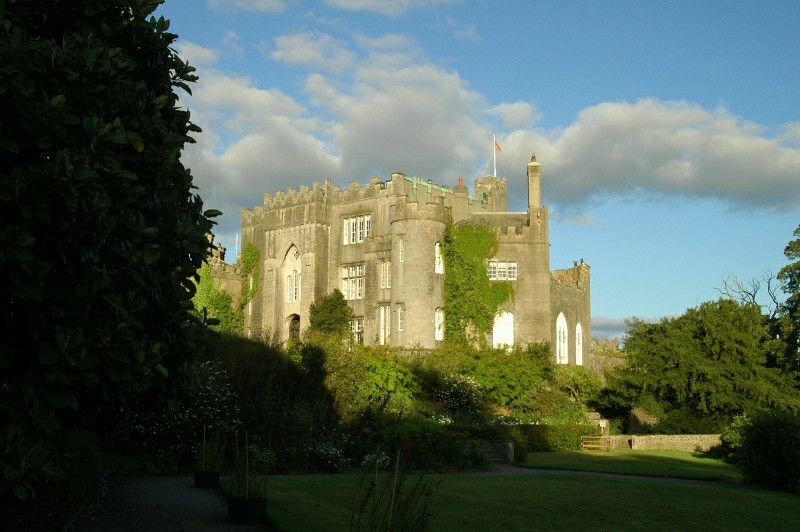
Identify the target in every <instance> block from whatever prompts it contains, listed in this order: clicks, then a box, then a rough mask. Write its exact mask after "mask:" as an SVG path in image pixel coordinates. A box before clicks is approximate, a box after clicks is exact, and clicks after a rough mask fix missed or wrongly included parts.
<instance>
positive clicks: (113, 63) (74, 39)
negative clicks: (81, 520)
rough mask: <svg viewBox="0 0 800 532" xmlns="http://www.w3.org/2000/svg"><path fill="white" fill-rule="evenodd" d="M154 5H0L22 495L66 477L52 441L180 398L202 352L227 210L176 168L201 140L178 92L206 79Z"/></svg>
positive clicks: (2, 132) (13, 413) (0, 356)
mask: <svg viewBox="0 0 800 532" xmlns="http://www.w3.org/2000/svg"><path fill="white" fill-rule="evenodd" d="M159 3H160V1H156V0H91V1H89V0H86V1H81V0H72V1H69V2H64V1H60V0H40V1H39V2H35V3H32V2H23V1H15V0H0V124H1V126H0V206H2V208H0V247H1V248H2V249H3V253H2V254H0V270H1V271H2V273H3V278H4V282H3V283H2V287H0V292H2V293H1V294H0V314H2V316H3V320H2V321H1V322H0V332H2V338H3V343H2V344H0V370H2V374H1V375H2V376H0V390H2V398H1V400H0V412H1V414H0V419H2V421H0V423H1V424H2V427H0V450H2V451H0V452H2V454H0V465H2V467H3V468H4V471H5V479H6V480H8V479H12V480H11V481H10V482H4V483H3V486H2V488H3V489H6V488H8V487H9V485H11V487H12V489H13V490H14V492H15V493H16V494H17V495H18V496H27V494H28V493H29V491H30V489H31V486H32V484H31V481H32V480H33V481H35V480H36V479H35V478H34V477H35V476H36V475H37V474H38V473H41V474H42V475H45V476H47V475H53V474H55V473H54V471H53V469H52V468H48V466H47V465H46V462H47V453H48V446H49V444H48V442H49V441H51V437H52V434H53V433H54V432H55V431H58V430H60V429H63V428H65V427H67V426H69V425H79V424H91V423H96V421H95V420H96V419H98V418H97V417H96V416H98V415H99V413H98V409H100V408H102V407H108V408H112V407H116V408H117V411H118V407H119V405H120V404H122V403H124V402H125V401H126V399H127V398H128V397H129V396H130V395H131V394H135V393H137V392H141V391H143V390H145V389H147V388H148V387H151V386H153V385H158V386H160V387H161V388H162V390H164V391H167V390H169V389H171V388H172V386H170V385H169V382H168V381H167V377H168V375H170V374H173V375H174V373H175V371H173V370H176V369H179V368H181V367H184V366H185V365H187V364H188V363H189V362H191V361H192V360H193V357H194V354H195V353H196V351H197V350H198V345H197V343H196V339H197V338H198V336H197V335H196V330H197V326H199V322H198V321H197V320H196V319H194V318H193V317H192V316H191V314H190V311H191V309H192V305H191V301H190V299H191V297H192V294H193V293H194V283H193V282H192V280H191V278H192V277H193V276H194V275H195V273H196V272H197V270H198V269H199V268H200V266H201V265H202V263H203V261H204V259H205V258H206V256H207V253H208V242H207V240H206V237H205V235H206V233H207V232H209V231H210V229H211V225H212V222H211V221H210V220H209V217H212V216H214V215H216V214H218V212H216V211H206V212H203V208H202V202H201V200H200V198H199V197H198V196H197V195H196V194H195V193H194V192H193V188H194V187H193V185H192V176H191V174H190V172H189V171H188V170H187V169H186V168H185V167H184V166H183V165H182V164H181V163H180V160H179V159H180V154H181V150H182V149H183V146H184V144H185V143H186V142H192V139H191V137H190V134H191V133H192V132H197V131H199V129H198V128H197V127H196V126H194V125H193V124H192V123H191V122H190V121H189V112H188V111H187V110H185V109H182V108H180V107H179V106H178V95H177V93H176V90H177V89H183V90H186V91H188V90H189V88H188V84H189V83H190V82H193V81H195V79H196V78H195V76H194V75H193V73H192V72H193V69H192V68H191V67H190V66H189V65H188V64H186V63H184V62H183V61H182V60H181V59H180V58H179V57H178V56H177V55H176V54H175V53H174V52H173V51H172V49H171V47H172V46H173V44H174V41H175V39H176V36H175V35H173V34H171V33H169V32H168V28H169V23H168V22H167V21H166V20H164V19H163V18H162V19H155V18H153V17H151V16H150V15H151V14H152V13H153V11H154V10H155V9H156V7H157V6H158V4H159ZM98 405H99V406H98ZM31 456H35V457H36V460H31Z"/></svg>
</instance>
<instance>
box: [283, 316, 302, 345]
mask: <svg viewBox="0 0 800 532" xmlns="http://www.w3.org/2000/svg"><path fill="white" fill-rule="evenodd" d="M286 327H287V329H289V338H290V339H292V340H298V339H299V338H300V316H298V315H297V314H292V315H291V316H289V317H288V318H287V319H286Z"/></svg>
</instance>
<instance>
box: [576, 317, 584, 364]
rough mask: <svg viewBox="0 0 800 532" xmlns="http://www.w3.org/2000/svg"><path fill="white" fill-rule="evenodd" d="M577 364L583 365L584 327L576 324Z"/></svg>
mask: <svg viewBox="0 0 800 532" xmlns="http://www.w3.org/2000/svg"><path fill="white" fill-rule="evenodd" d="M575 365H576V366H583V327H581V324H580V323H579V324H578V325H576V326H575Z"/></svg>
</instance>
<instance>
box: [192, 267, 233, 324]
mask: <svg viewBox="0 0 800 532" xmlns="http://www.w3.org/2000/svg"><path fill="white" fill-rule="evenodd" d="M199 275H200V279H199V280H198V281H197V291H196V292H195V294H194V297H193V298H192V304H193V305H194V311H195V314H196V315H197V316H198V317H199V318H201V319H203V321H204V322H205V323H207V324H208V325H212V326H216V327H219V328H220V329H223V330H226V331H233V330H236V327H237V325H238V324H237V319H236V315H235V314H234V311H233V300H232V298H231V295H230V294H228V293H227V292H225V291H224V290H221V289H220V286H219V281H218V280H216V279H214V277H213V275H212V270H211V266H209V265H208V264H204V265H203V267H202V268H200V273H199Z"/></svg>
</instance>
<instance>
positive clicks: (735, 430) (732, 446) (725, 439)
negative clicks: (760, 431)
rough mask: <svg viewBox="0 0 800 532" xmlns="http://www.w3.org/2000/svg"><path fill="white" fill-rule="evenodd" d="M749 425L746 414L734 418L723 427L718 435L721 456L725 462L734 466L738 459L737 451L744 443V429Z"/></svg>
mask: <svg viewBox="0 0 800 532" xmlns="http://www.w3.org/2000/svg"><path fill="white" fill-rule="evenodd" d="M749 424H750V418H749V417H748V416H747V415H746V414H741V415H738V416H734V418H733V421H731V423H730V425H728V426H727V427H725V429H724V430H723V431H722V434H720V436H719V439H720V442H721V445H720V447H721V448H722V449H721V451H722V455H723V457H724V458H725V461H727V462H730V463H733V464H735V463H736V460H737V459H738V453H739V450H740V449H741V447H742V442H743V441H744V429H745V428H746V427H747V426H748V425H749Z"/></svg>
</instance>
